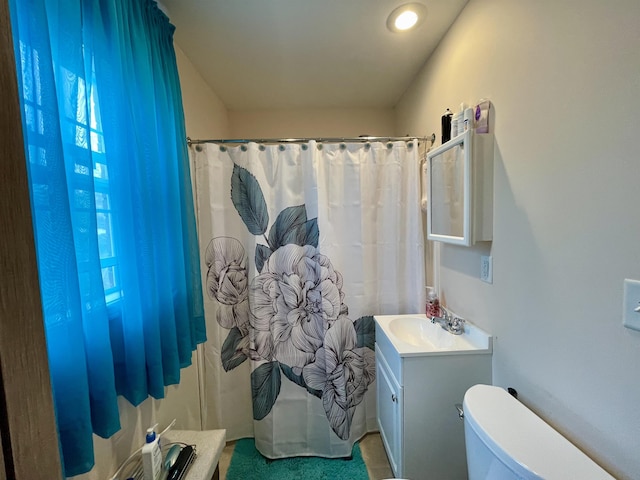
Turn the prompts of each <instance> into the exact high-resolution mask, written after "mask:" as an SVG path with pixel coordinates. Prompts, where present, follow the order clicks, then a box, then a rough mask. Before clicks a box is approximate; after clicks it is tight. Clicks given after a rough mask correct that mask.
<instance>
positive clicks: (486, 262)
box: [480, 255, 493, 283]
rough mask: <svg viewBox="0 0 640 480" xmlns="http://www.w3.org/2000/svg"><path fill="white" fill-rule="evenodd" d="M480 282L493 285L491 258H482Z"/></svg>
mask: <svg viewBox="0 0 640 480" xmlns="http://www.w3.org/2000/svg"><path fill="white" fill-rule="evenodd" d="M480 280H482V281H483V282H486V283H493V259H492V258H491V256H488V255H482V256H481V257H480Z"/></svg>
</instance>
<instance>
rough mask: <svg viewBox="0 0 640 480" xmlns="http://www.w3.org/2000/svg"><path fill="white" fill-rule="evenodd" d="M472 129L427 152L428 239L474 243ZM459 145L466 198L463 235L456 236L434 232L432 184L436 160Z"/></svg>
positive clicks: (453, 242)
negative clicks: (461, 148) (461, 150)
mask: <svg viewBox="0 0 640 480" xmlns="http://www.w3.org/2000/svg"><path fill="white" fill-rule="evenodd" d="M471 136H472V130H470V129H469V130H467V131H466V132H464V133H462V134H460V135H458V136H456V137H454V138H453V139H451V140H449V141H448V142H446V143H444V144H443V145H441V146H439V147H438V148H435V149H434V150H432V151H430V152H429V153H427V162H428V164H427V171H428V182H429V184H428V186H429V188H428V197H427V205H428V207H427V239H428V240H433V241H438V242H444V243H450V244H454V245H463V246H466V247H468V246H471V244H472V243H473V241H472V238H471V232H472V226H471V207H472V204H471V201H472V198H473V192H471V185H472V178H471V176H472V168H471V158H473V157H472V151H471V149H472V143H473V142H472V141H471V140H472V137H471ZM458 146H461V147H463V164H464V176H463V192H464V200H463V207H462V209H463V219H462V224H463V233H462V236H461V237H460V236H454V235H446V234H443V233H437V232H433V228H432V227H433V225H432V220H433V213H432V208H433V207H434V202H433V201H432V199H433V196H432V193H433V184H432V181H433V180H432V179H433V175H432V169H433V164H434V162H437V161H438V157H439V156H440V155H442V154H443V153H444V152H446V151H448V150H450V149H452V148H456V147H458Z"/></svg>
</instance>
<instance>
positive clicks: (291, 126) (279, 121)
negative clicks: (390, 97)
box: [208, 108, 395, 138]
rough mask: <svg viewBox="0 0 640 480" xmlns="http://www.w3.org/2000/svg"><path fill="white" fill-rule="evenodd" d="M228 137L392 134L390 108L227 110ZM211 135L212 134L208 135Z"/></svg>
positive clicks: (392, 122) (392, 120) (392, 121)
mask: <svg viewBox="0 0 640 480" xmlns="http://www.w3.org/2000/svg"><path fill="white" fill-rule="evenodd" d="M229 123H230V125H231V138H282V137H287V138H307V137H312V138H317V137H357V136H359V135H369V136H392V135H394V132H395V115H394V111H393V109H392V108H310V109H293V110H230V111H229ZM208 138H211V137H208Z"/></svg>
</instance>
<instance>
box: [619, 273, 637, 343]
mask: <svg viewBox="0 0 640 480" xmlns="http://www.w3.org/2000/svg"><path fill="white" fill-rule="evenodd" d="M622 324H623V325H624V326H625V327H627V328H631V329H633V330H638V331H640V281H638V280H630V279H628V278H625V280H624V300H623V301H622Z"/></svg>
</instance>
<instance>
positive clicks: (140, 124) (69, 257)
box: [10, 0, 205, 476]
mask: <svg viewBox="0 0 640 480" xmlns="http://www.w3.org/2000/svg"><path fill="white" fill-rule="evenodd" d="M10 11H11V17H12V26H13V35H14V44H15V46H16V61H17V63H18V67H17V70H18V81H19V85H20V88H21V91H22V98H21V99H20V100H21V103H22V110H23V124H24V125H23V126H24V129H23V130H24V134H25V148H26V150H27V154H28V170H29V182H30V191H31V206H32V212H33V218H34V232H35V237H36V249H37V256H38V268H39V276H40V290H41V296H42V300H43V302H42V303H43V311H44V318H45V330H46V336H47V348H48V354H49V364H50V372H51V380H52V385H53V393H54V400H55V404H56V412H57V423H58V430H59V435H60V443H61V448H62V453H63V460H64V464H65V474H66V475H67V476H72V475H77V474H80V473H84V472H86V471H88V470H90V469H91V468H92V466H93V463H94V458H93V438H92V434H93V433H96V434H98V435H100V436H103V437H109V436H110V435H112V434H113V433H114V432H116V431H117V430H118V429H119V428H120V425H119V413H118V407H117V398H116V397H117V395H124V396H125V397H126V398H127V399H128V400H129V401H130V402H131V403H132V404H134V405H137V404H139V403H140V402H142V401H143V400H144V399H145V398H147V396H148V395H152V396H154V397H156V398H162V397H163V396H164V388H165V386H166V385H170V384H175V383H178V382H179V381H180V368H181V367H185V366H187V365H189V364H190V363H191V352H192V350H193V349H194V348H195V346H196V344H197V343H199V342H202V341H204V340H205V332H204V318H203V312H202V286H201V279H200V270H199V258H198V248H197V236H196V232H195V220H194V213H193V204H192V196H191V191H190V185H191V182H190V178H189V170H188V168H189V167H188V160H187V154H186V145H185V139H186V133H185V130H184V118H183V112H182V103H181V102H182V100H181V94H180V89H179V82H178V77H177V67H176V62H175V53H174V51H173V43H172V42H173V39H172V36H173V26H172V25H171V24H170V23H169V22H168V19H167V18H166V16H165V15H164V14H162V12H160V11H159V10H158V8H157V6H156V4H155V2H153V1H151V0H134V1H130V0H10Z"/></svg>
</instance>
